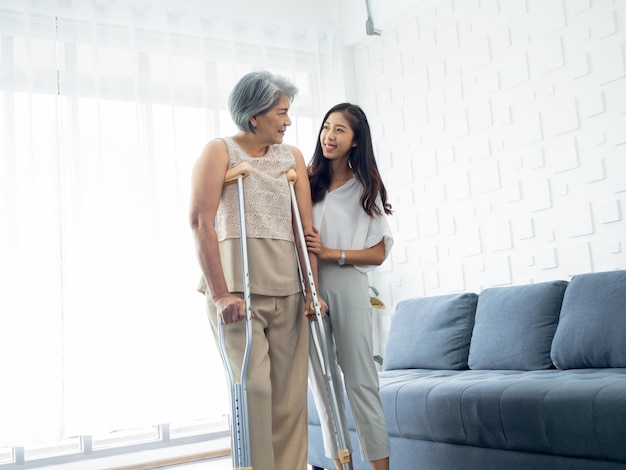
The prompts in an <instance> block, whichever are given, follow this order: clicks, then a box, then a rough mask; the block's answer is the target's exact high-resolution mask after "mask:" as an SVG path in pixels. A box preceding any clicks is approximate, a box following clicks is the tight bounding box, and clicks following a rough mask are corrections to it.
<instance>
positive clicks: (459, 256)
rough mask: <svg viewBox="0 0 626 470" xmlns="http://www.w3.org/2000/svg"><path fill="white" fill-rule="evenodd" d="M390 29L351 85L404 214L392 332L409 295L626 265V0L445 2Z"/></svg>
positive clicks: (384, 294) (385, 281) (384, 276)
mask: <svg viewBox="0 0 626 470" xmlns="http://www.w3.org/2000/svg"><path fill="white" fill-rule="evenodd" d="M382 1H383V0H378V1H377V2H374V4H375V7H376V4H377V8H378V9H380V8H381V2H382ZM374 10H376V8H375V9H374ZM376 26H377V27H379V26H380V25H376ZM381 30H382V35H381V36H380V37H368V38H366V39H365V40H364V41H362V42H361V43H357V44H356V45H354V46H353V47H352V48H351V52H352V54H351V55H352V59H353V66H354V70H353V72H354V83H355V86H356V89H355V90H349V92H348V94H349V96H351V99H354V101H356V102H358V103H360V104H361V105H362V106H363V107H364V108H365V110H366V112H367V114H368V118H369V119H370V122H371V124H372V127H373V135H374V139H375V146H376V150H377V156H378V160H379V164H380V166H381V170H382V173H383V177H384V179H385V182H386V184H387V186H388V189H389V192H390V194H391V198H392V199H391V202H392V203H393V206H394V208H395V210H396V214H395V216H393V218H392V226H393V230H394V233H395V238H396V245H395V248H394V250H393V252H392V255H391V258H390V259H389V260H388V261H387V262H386V263H385V264H384V265H383V266H382V267H381V268H380V269H379V270H378V272H377V273H376V274H374V275H372V276H371V280H372V283H373V284H374V285H376V287H377V288H378V289H379V291H380V292H381V295H380V297H381V298H382V299H383V300H384V301H385V302H386V304H387V306H388V308H387V312H386V318H383V329H386V328H388V323H389V316H390V315H391V313H392V312H393V310H394V309H395V304H396V303H397V302H398V301H400V300H402V299H404V298H408V297H414V296H423V295H440V294H445V293H451V292H457V291H474V292H480V290H482V289H483V288H485V287H489V286H501V285H510V284H526V283H532V282H540V281H544V280H551V279H569V277H570V276H571V275H574V274H576V273H582V272H592V271H603V270H612V269H626V220H625V218H626V0H499V1H498V0H483V1H478V0H438V1H434V2H430V3H429V6H428V8H427V9H425V10H422V11H419V13H418V14H414V15H405V16H404V17H403V19H402V20H401V21H399V22H398V21H396V22H395V23H394V24H393V25H391V26H385V28H381Z"/></svg>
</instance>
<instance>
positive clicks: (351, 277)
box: [309, 263, 389, 461]
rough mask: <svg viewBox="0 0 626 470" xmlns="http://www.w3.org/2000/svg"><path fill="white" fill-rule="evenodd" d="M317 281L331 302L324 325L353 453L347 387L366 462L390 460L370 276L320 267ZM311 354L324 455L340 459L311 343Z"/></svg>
mask: <svg viewBox="0 0 626 470" xmlns="http://www.w3.org/2000/svg"><path fill="white" fill-rule="evenodd" d="M318 277H319V287H320V294H321V297H322V298H323V299H324V300H325V301H326V302H327V303H328V310H329V315H328V316H327V317H326V319H325V320H324V325H325V331H326V343H327V345H328V348H329V349H330V351H329V353H330V357H331V358H333V361H332V375H333V383H334V386H335V393H336V394H337V397H338V400H337V401H338V402H339V411H340V415H341V417H342V418H341V419H342V421H343V423H344V426H343V428H344V430H345V431H346V433H345V434H346V435H345V440H346V442H347V443H348V449H349V450H350V453H352V446H351V445H350V444H349V443H350V435H349V434H348V425H347V421H346V412H345V408H344V400H343V396H344V392H343V391H344V387H345V390H346V392H347V395H348V401H349V402H350V408H351V410H352V415H353V416H354V421H355V424H356V430H357V434H358V436H359V444H360V447H361V457H362V458H363V460H366V461H371V460H379V459H383V458H386V457H389V435H388V433H387V426H386V424H385V417H384V414H383V408H382V403H381V400H380V396H379V394H378V373H377V370H376V365H375V363H374V359H373V345H372V315H373V312H372V306H371V304H370V302H369V287H368V278H367V274H364V273H361V272H359V271H357V270H356V269H354V268H353V267H352V266H339V265H335V264H332V265H331V264H328V263H320V266H319V267H318ZM309 349H310V351H309V365H310V367H309V383H310V385H311V389H312V392H313V397H314V399H315V405H316V407H317V410H318V413H319V415H320V421H321V423H322V435H323V439H324V450H325V453H326V456H327V457H329V458H333V459H336V458H337V455H338V449H337V443H336V439H335V437H334V429H333V421H332V412H331V408H330V400H329V398H328V394H327V391H326V379H325V376H324V371H323V370H322V367H321V363H320V360H319V356H318V353H317V351H316V349H315V344H314V342H313V340H312V339H311V341H309ZM344 384H345V385H344Z"/></svg>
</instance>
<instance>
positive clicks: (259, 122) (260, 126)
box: [252, 96, 291, 144]
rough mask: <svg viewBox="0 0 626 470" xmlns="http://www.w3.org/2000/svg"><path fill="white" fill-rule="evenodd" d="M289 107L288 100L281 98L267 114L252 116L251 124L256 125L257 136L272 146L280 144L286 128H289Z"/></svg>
mask: <svg viewBox="0 0 626 470" xmlns="http://www.w3.org/2000/svg"><path fill="white" fill-rule="evenodd" d="M289 105H290V102H289V98H288V97H286V96H283V97H282V98H280V99H279V100H278V103H276V106H274V107H273V108H272V109H270V110H269V111H268V112H266V113H264V114H257V115H256V116H254V117H253V118H252V123H253V124H256V134H257V136H259V137H260V138H264V140H267V141H268V142H271V143H273V144H282V142H283V138H284V137H285V132H286V131H287V126H291V119H290V118H289Z"/></svg>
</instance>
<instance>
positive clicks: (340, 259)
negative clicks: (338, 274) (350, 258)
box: [337, 250, 346, 266]
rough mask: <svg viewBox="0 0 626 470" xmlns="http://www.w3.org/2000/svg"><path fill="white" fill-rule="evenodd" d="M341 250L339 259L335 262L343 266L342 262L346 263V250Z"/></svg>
mask: <svg viewBox="0 0 626 470" xmlns="http://www.w3.org/2000/svg"><path fill="white" fill-rule="evenodd" d="M340 251H341V256H339V259H338V260H337V264H338V265H339V266H343V265H344V264H346V252H345V251H343V250H340Z"/></svg>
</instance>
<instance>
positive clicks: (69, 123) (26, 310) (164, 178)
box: [0, 0, 331, 447]
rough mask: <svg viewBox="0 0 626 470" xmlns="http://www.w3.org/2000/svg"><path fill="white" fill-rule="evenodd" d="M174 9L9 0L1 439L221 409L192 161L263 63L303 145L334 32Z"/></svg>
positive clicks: (1, 224) (0, 147)
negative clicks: (239, 86) (192, 197)
mask: <svg viewBox="0 0 626 470" xmlns="http://www.w3.org/2000/svg"><path fill="white" fill-rule="evenodd" d="M197 3H198V5H202V4H203V2H200V1H199V2H197ZM176 5H177V2H167V1H165V0H161V1H159V0H152V1H150V2H146V1H122V0H117V1H115V0H106V1H105V0H93V1H81V2H76V1H74V2H70V1H45V0H41V1H28V0H13V1H9V2H3V3H2V5H0V381H1V385H0V447H5V446H16V445H31V444H33V443H38V442H43V441H53V440H57V439H62V438H66V437H69V436H76V435H83V434H89V435H94V434H102V433H107V432H110V431H113V430H119V429H128V428H140V427H145V426H152V425H155V424H159V423H170V422H183V421H191V420H195V419H215V420H216V421H220V420H222V421H223V420H224V419H225V418H224V415H225V414H226V413H227V412H228V411H227V409H228V406H229V405H228V403H227V394H226V385H225V381H224V374H223V369H222V365H221V361H220V359H219V355H218V354H217V351H216V348H215V346H214V344H213V340H212V337H211V335H210V331H209V326H208V320H207V318H206V314H205V310H204V308H205V307H204V302H203V299H202V296H201V295H200V294H199V293H197V292H196V291H195V287H196V285H197V282H198V279H199V276H200V272H199V268H198V265H197V262H196V258H195V253H194V249H193V240H192V236H191V231H190V229H189V225H188V221H187V212H188V202H189V182H190V173H191V166H192V165H193V163H194V161H195V160H196V158H197V156H198V155H199V153H200V151H201V150H202V147H203V146H204V144H205V143H206V142H207V141H208V140H209V139H211V138H213V137H216V136H220V135H229V134H231V133H233V132H234V131H235V129H234V126H233V125H232V123H231V120H230V116H229V115H228V112H227V109H226V101H227V94H228V91H229V90H230V89H231V88H232V86H233V85H234V83H235V82H236V80H237V79H238V78H239V77H240V76H241V75H243V74H244V73H246V72H248V71H250V70H253V69H268V70H271V71H273V72H275V73H280V74H283V75H286V76H288V77H290V78H291V79H292V80H293V81H294V82H295V83H296V85H298V87H299V88H300V90H301V91H300V94H299V95H298V97H297V98H296V101H295V102H294V107H293V109H292V112H291V114H292V115H293V117H294V118H295V119H294V125H293V126H292V128H291V129H290V130H289V131H288V137H287V141H289V143H293V144H296V145H298V146H299V147H300V148H301V149H302V150H303V152H304V153H305V155H307V154H309V153H311V152H312V149H313V143H314V140H315V136H316V131H317V126H318V125H319V119H320V118H321V116H322V115H323V112H324V111H325V110H324V109H322V105H320V102H321V101H322V94H323V92H322V89H321V88H322V86H321V83H322V79H321V77H322V76H323V74H324V68H325V67H327V64H328V63H329V55H330V54H329V51H330V41H331V39H330V38H331V36H330V35H328V34H321V33H319V32H317V31H313V30H310V29H302V28H300V29H298V30H294V29H288V28H284V27H279V26H275V25H263V24H260V23H259V22H257V23H255V24H252V23H249V22H246V21H238V20H236V19H231V18H219V15H218V16H216V15H217V13H216V12H215V11H211V12H207V11H203V10H202V9H201V8H195V7H193V5H194V4H193V2H189V3H187V4H186V5H185V7H184V8H182V9H181V7H180V5H178V6H176ZM189 5H191V7H190V6H189Z"/></svg>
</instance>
